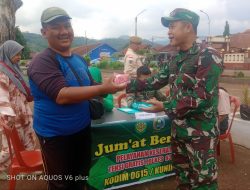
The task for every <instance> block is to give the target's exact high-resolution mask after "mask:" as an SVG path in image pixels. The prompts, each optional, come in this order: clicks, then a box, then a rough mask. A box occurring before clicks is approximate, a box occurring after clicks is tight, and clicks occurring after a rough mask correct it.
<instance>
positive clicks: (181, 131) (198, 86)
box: [127, 9, 223, 190]
mask: <svg viewBox="0 0 250 190" xmlns="http://www.w3.org/2000/svg"><path fill="white" fill-rule="evenodd" d="M161 22H162V24H163V25H164V26H165V27H168V28H169V32H168V35H169V39H170V44H171V45H173V46H175V47H179V49H180V50H179V52H178V53H177V55H176V56H175V57H173V58H172V59H171V60H170V61H169V62H168V63H167V64H166V65H165V67H164V68H163V69H162V70H160V72H159V73H158V74H156V75H154V76H152V77H151V78H149V79H147V80H146V81H145V82H141V81H138V80H131V82H130V83H129V84H128V86H127V92H130V93H131V92H135V91H142V90H153V89H160V88H162V87H163V86H165V85H167V84H169V85H170V96H169V97H168V99H167V101H165V102H163V103H162V102H157V101H153V102H150V103H153V104H154V106H153V107H151V108H148V109H146V108H145V110H147V111H153V112H157V111H163V110H164V111H166V112H167V114H168V115H169V116H170V118H171V119H172V151H173V166H174V169H175V172H176V174H177V181H178V187H177V189H180V190H182V189H185V190H186V189H195V190H214V189H218V185H217V159H216V146H217V142H218V135H219V130H218V127H217V125H216V122H217V114H218V113H217V105H218V79H219V76H220V74H221V73H222V70H223V69H222V68H223V65H222V59H221V57H220V55H219V53H218V52H217V51H216V50H214V49H212V48H209V47H207V48H201V47H200V46H198V45H197V44H196V43H195V41H196V33H197V32H196V31H197V26H198V23H199V16H198V15H197V14H196V13H194V12H192V11H189V10H187V9H175V10H174V11H173V12H172V13H170V16H169V17H162V18H161Z"/></svg>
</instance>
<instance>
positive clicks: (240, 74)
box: [236, 71, 245, 78]
mask: <svg viewBox="0 0 250 190" xmlns="http://www.w3.org/2000/svg"><path fill="white" fill-rule="evenodd" d="M236 77H237V78H244V77H245V75H244V73H243V72H242V71H240V72H238V73H237V75H236Z"/></svg>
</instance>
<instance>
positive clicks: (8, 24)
mask: <svg viewBox="0 0 250 190" xmlns="http://www.w3.org/2000/svg"><path fill="white" fill-rule="evenodd" d="M22 4H23V2H22V1H21V0H0V31H1V33H0V44H2V43H3V42H5V41H6V40H15V23H16V16H15V14H16V11H17V9H19V8H20V7H21V6H22Z"/></svg>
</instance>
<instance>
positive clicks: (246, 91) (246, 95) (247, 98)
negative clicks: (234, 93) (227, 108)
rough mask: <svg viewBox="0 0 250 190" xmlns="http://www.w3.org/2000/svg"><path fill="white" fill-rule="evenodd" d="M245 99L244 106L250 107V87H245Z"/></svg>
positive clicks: (243, 100)
mask: <svg viewBox="0 0 250 190" xmlns="http://www.w3.org/2000/svg"><path fill="white" fill-rule="evenodd" d="M242 93H243V98H242V104H245V105H248V106H250V97H249V89H248V86H245V87H244V88H243V91H242Z"/></svg>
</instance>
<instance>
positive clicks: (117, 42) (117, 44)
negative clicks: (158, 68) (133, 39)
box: [22, 32, 168, 52]
mask: <svg viewBox="0 0 250 190" xmlns="http://www.w3.org/2000/svg"><path fill="white" fill-rule="evenodd" d="M22 34H23V36H24V38H25V39H26V41H27V45H28V46H29V48H30V50H31V52H40V51H42V50H44V49H45V48H47V47H48V45H47V41H46V40H45V39H44V38H43V37H42V35H40V34H35V33H29V32H23V33H22ZM142 42H143V43H145V44H151V45H152V41H149V40H146V39H143V40H142ZM96 43H106V44H108V45H110V46H111V47H113V48H115V49H116V50H117V51H121V50H123V49H124V48H126V47H127V46H128V45H129V36H126V35H123V36H120V37H118V38H104V39H101V40H95V39H89V38H87V39H86V38H84V37H75V38H74V41H73V43H72V47H77V46H82V45H86V44H96ZM167 44H168V42H167V41H164V40H158V41H156V40H155V41H154V44H153V46H156V45H167Z"/></svg>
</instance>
